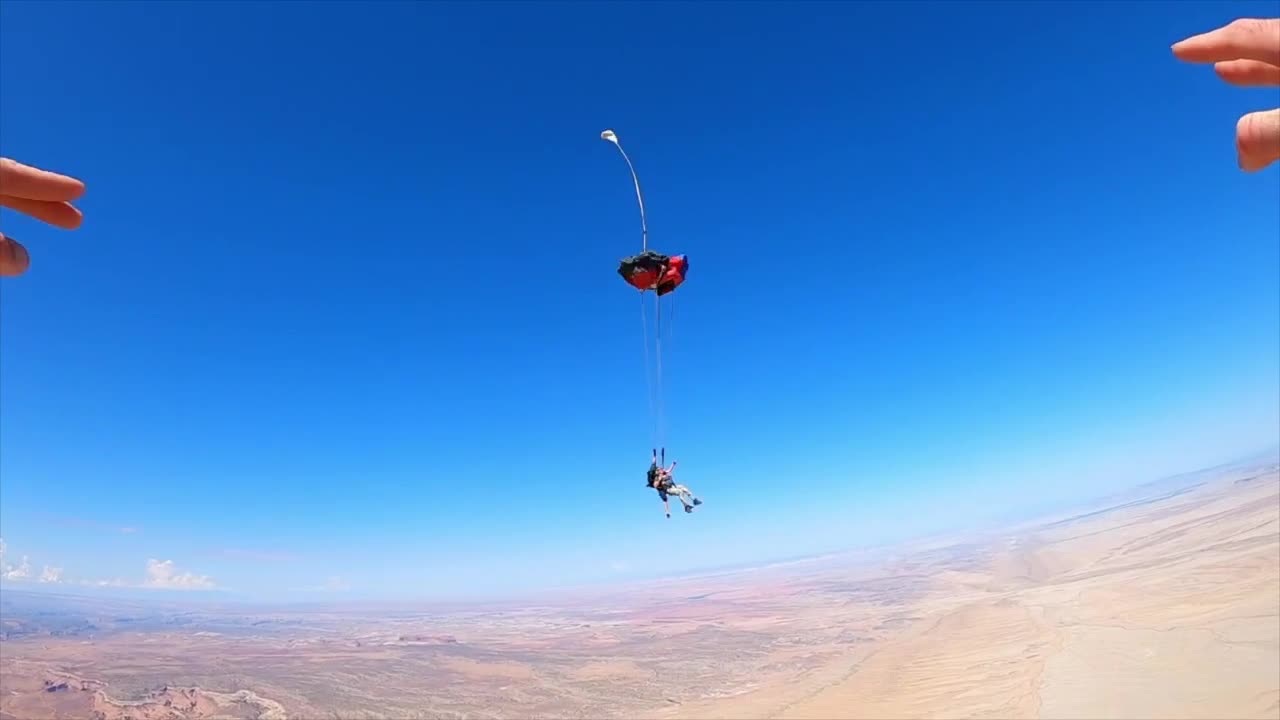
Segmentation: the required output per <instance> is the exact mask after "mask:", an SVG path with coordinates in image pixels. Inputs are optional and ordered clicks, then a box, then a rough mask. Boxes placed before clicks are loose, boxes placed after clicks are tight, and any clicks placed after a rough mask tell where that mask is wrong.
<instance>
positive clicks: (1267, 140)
mask: <svg viewBox="0 0 1280 720" xmlns="http://www.w3.org/2000/svg"><path fill="white" fill-rule="evenodd" d="M1236 153H1237V155H1238V156H1239V162H1240V169H1241V170H1244V171H1245V172H1257V171H1258V170H1261V169H1263V168H1265V167H1266V166H1268V165H1270V164H1271V163H1273V162H1275V161H1276V160H1280V109H1276V110H1266V111H1263V112H1255V113H1249V114H1248V115H1245V116H1244V117H1242V118H1240V122H1238V123H1236Z"/></svg>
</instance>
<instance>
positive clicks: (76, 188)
mask: <svg viewBox="0 0 1280 720" xmlns="http://www.w3.org/2000/svg"><path fill="white" fill-rule="evenodd" d="M83 194H84V183H82V182H80V181H79V180H76V179H75V178H72V177H67V176H66V175H59V174H58V173H52V172H49V171H48V170H41V169H39V168H33V167H31V166H30V165H23V164H22V163H20V162H18V161H16V160H11V159H9V158H0V195H11V196H13V197H22V198H27V199H28V200H47V201H50V202H58V201H62V202H68V201H71V200H76V199H78V198H79V197H80V196H81V195H83Z"/></svg>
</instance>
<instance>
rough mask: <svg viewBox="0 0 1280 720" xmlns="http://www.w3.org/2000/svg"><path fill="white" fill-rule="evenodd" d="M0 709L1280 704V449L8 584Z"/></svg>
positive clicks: (429, 711) (1176, 713)
mask: <svg viewBox="0 0 1280 720" xmlns="http://www.w3.org/2000/svg"><path fill="white" fill-rule="evenodd" d="M0 600H2V604H0V633H2V635H0V637H2V638H3V639H0V718H3V720H29V719H34V718H95V719H98V720H124V719H125V718H133V719H136V720H179V719H182V720H187V719H195V718H215V717H216V718H244V719H248V718H259V719H260V720H282V719H284V718H428V717H430V718H609V717H616V718H622V717H627V718H633V717H645V718H1074V719H1083V718H1280V473H1278V472H1277V467H1276V465H1275V464H1274V463H1269V464H1266V465H1260V466H1251V467H1236V468H1225V469H1218V470H1215V471H1212V472H1206V473H1202V474H1199V475H1192V476H1184V477H1180V478H1174V479H1171V480H1168V481H1163V482H1161V483H1154V484H1151V485H1148V486H1145V487H1143V488H1140V489H1138V490H1137V491H1134V492H1132V493H1128V494H1126V495H1125V496H1120V497H1115V498H1112V499H1110V500H1109V501H1107V502H1104V503H1100V504H1098V505H1096V506H1093V507H1089V508H1085V509H1082V510H1079V511H1077V512H1074V513H1071V514H1067V515H1064V516H1061V517H1052V518H1046V519H1042V520H1040V521H1037V522H1034V523H1024V524H1022V525H1019V526H1017V527H1010V528H1004V529H1001V530H1000V531H998V532H982V533H973V534H971V535H967V536H964V537H950V538H933V539H930V540H926V541H920V542H916V543H913V544H910V545H906V546H900V547H894V548H888V549H878V550H868V551H862V552H855V553H848V554H841V555H832V556H825V557H820V558H812V559H809V560H804V561H795V562H787V563H779V564H775V565H771V566H767V567H761V568H755V569H751V570H739V571H733V572H725V573H719V574H710V575H702V576H698V577H686V578H680V579H672V580H665V581H655V582H648V583H643V584H636V585H632V586H628V587H614V588H612V589H611V590H610V591H609V592H595V593H591V594H586V593H580V594H577V595H562V596H557V597H542V598H539V599H538V600H537V601H536V604H535V602H533V601H529V600H526V601H524V602H522V603H512V604H510V605H496V604H495V605H485V606H469V607H438V606H437V607H430V608H423V607H407V606H398V607H391V606H378V607H374V606H369V607H352V606H347V607H305V608H304V607H291V608H283V607H263V608H251V607H245V606H216V605H209V604H204V605H194V604H191V605H184V606H177V605H174V606H165V605H160V604H156V603H151V602H147V603H144V602H140V601H132V600H105V599H97V598H94V599H90V598H78V597H72V596H53V595H46V594H39V595H37V594H34V593H24V592H20V591H18V590H16V589H14V588H12V587H9V588H7V589H6V590H5V592H4V593H3V595H0Z"/></svg>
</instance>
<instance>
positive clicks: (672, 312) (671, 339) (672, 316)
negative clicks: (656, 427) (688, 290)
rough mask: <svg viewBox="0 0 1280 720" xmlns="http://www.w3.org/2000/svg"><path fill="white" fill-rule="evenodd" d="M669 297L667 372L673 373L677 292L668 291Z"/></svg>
mask: <svg viewBox="0 0 1280 720" xmlns="http://www.w3.org/2000/svg"><path fill="white" fill-rule="evenodd" d="M667 298H669V299H668V301H667V302H668V309H669V312H668V313H667V356H668V357H667V360H668V362H667V374H668V375H669V374H670V373H671V367H670V366H671V362H670V360H671V358H670V355H671V351H672V348H674V347H675V334H676V332H675V327H676V294H675V293H668V295H667ZM668 384H670V383H668ZM665 407H666V406H665V405H664V406H663V408H664V409H663V412H664V416H663V423H664V425H665V426H666V427H665V428H664V432H669V431H670V427H669V424H668V423H667V422H666V417H665V412H666V410H665Z"/></svg>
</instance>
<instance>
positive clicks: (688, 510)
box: [684, 505, 693, 513]
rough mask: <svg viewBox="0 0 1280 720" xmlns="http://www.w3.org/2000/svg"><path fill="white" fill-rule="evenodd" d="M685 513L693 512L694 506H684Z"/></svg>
mask: <svg viewBox="0 0 1280 720" xmlns="http://www.w3.org/2000/svg"><path fill="white" fill-rule="evenodd" d="M684 511H685V512H687V513H691V512H693V506H692V505H685V506H684Z"/></svg>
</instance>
